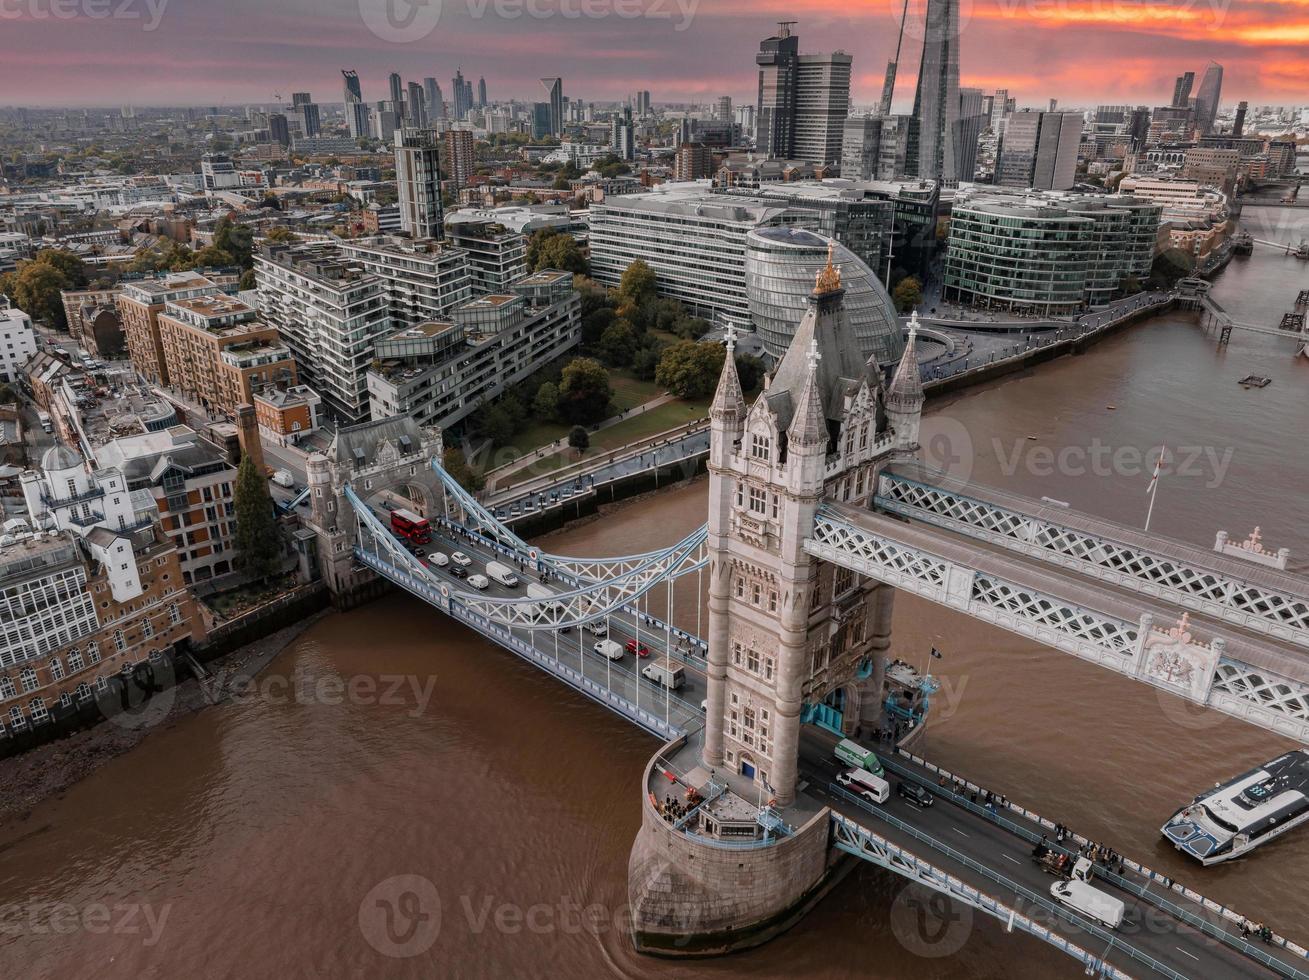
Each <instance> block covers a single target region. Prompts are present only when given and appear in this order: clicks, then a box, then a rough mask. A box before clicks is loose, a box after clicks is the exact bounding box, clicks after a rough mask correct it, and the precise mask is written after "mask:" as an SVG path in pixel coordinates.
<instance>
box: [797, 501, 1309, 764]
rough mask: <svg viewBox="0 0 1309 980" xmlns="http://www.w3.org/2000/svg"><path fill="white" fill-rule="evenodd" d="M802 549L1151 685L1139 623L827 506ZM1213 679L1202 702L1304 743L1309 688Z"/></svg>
mask: <svg viewBox="0 0 1309 980" xmlns="http://www.w3.org/2000/svg"><path fill="white" fill-rule="evenodd" d="M805 551H807V552H808V553H809V554H811V555H814V556H815V557H817V558H821V559H823V560H824V561H827V562H830V563H832V564H834V565H840V566H842V567H844V568H849V569H851V570H852V571H855V572H858V573H859V574H861V575H867V576H869V577H870V578H874V579H877V580H878V581H880V582H886V583H888V584H889V585H893V586H895V587H896V588H897V589H903V590H905V591H906V592H913V593H914V594H916V595H920V596H923V597H924V598H926V599H930V600H931V601H933V602H937V603H940V604H942V605H945V606H949V607H951V608H954V609H958V610H960V611H961V612H963V613H965V614H967V615H969V616H972V617H973V618H975V619H978V620H981V621H983V622H988V623H992V624H994V625H996V626H999V627H1002V628H1004V629H1007V630H1009V631H1011V632H1013V633H1017V634H1018V635H1020V636H1026V637H1030V638H1031V639H1034V640H1036V641H1038V642H1041V643H1044V644H1046V645H1047V646H1051V647H1054V648H1055V649H1057V650H1062V651H1063V652H1065V653H1071V654H1073V655H1074V656H1077V657H1080V658H1082V659H1083V660H1089V661H1091V662H1093V663H1097V664H1099V665H1100V666H1102V667H1107V668H1109V669H1110V670H1114V671H1117V672H1118V673H1120V674H1124V675H1126V676H1128V677H1131V678H1133V679H1134V680H1140V681H1143V682H1146V683H1154V681H1153V680H1152V679H1151V678H1150V677H1149V676H1144V675H1143V674H1142V671H1141V666H1142V664H1141V656H1140V654H1139V652H1138V648H1139V643H1140V641H1141V639H1142V638H1141V636H1140V630H1141V627H1140V624H1139V623H1133V622H1128V621H1127V620H1123V619H1120V618H1117V617H1114V616H1110V615H1107V614H1105V613H1101V612H1097V611H1095V610H1091V609H1086V608H1083V607H1081V606H1078V605H1075V604H1073V603H1071V602H1068V601H1066V600H1064V599H1061V598H1059V597H1058V596H1054V595H1049V594H1046V593H1042V592H1039V591H1036V590H1035V589H1032V588H1030V587H1027V586H1024V585H1020V584H1016V583H1014V582H1010V581H1007V580H1005V579H1003V578H1000V577H998V576H996V575H992V574H989V573H984V572H979V571H977V570H975V569H971V568H966V567H962V566H960V565H957V564H955V563H953V562H950V561H947V560H946V559H944V558H940V557H938V556H936V555H932V554H930V553H928V552H925V551H923V550H921V549H919V548H914V547H908V546H906V545H903V544H901V543H898V542H895V541H891V540H888V539H887V538H885V537H884V536H882V535H880V534H876V533H874V532H872V531H869V530H867V529H866V528H861V527H859V526H857V525H855V524H851V523H850V522H849V521H847V520H845V519H844V518H842V517H840V516H838V515H836V514H834V513H833V512H831V511H829V510H828V509H827V508H825V507H820V508H819V511H818V514H817V516H816V517H815V520H814V533H813V537H811V538H809V539H807V540H806V541H805ZM1212 680H1213V683H1212V685H1210V686H1209V690H1208V695H1207V699H1206V700H1205V701H1204V703H1206V704H1208V705H1210V706H1211V707H1214V708H1217V709H1218V710H1220V711H1223V712H1224V713H1226V714H1230V715H1233V716H1235V717H1237V718H1241V719H1242V720H1244V721H1248V722H1250V723H1251V724H1254V725H1258V726H1259V727H1261V728H1267V729H1269V730H1271V731H1277V732H1280V733H1282V734H1285V735H1289V736H1291V737H1293V738H1300V739H1302V740H1305V739H1309V688H1307V687H1306V686H1305V685H1304V684H1301V683H1298V682H1295V681H1291V680H1288V679H1287V678H1284V677H1279V676H1277V675H1275V674H1272V673H1270V672H1269V671H1266V670H1262V669H1260V668H1257V667H1253V666H1251V665H1250V664H1247V663H1242V662H1240V661H1235V660H1232V659H1230V658H1223V659H1222V660H1220V661H1219V663H1218V665H1217V667H1216V668H1215V671H1214V675H1213V679H1212ZM1183 696H1186V695H1185V694H1184V695H1183Z"/></svg>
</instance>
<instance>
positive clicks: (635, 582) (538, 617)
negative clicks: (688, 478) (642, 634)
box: [344, 486, 706, 630]
mask: <svg viewBox="0 0 1309 980" xmlns="http://www.w3.org/2000/svg"><path fill="white" fill-rule="evenodd" d="M344 494H345V497H346V499H347V500H348V501H349V502H350V505H351V506H352V507H353V508H354V511H355V519H356V521H357V530H358V535H357V537H356V546H357V547H358V548H359V549H360V550H362V551H364V552H368V553H372V554H375V555H379V556H383V555H384V556H386V560H387V561H388V562H389V563H390V564H391V565H392V566H393V567H395V568H398V569H401V570H402V571H404V572H405V573H407V574H408V575H411V576H413V577H414V578H416V579H418V580H420V581H423V582H426V583H429V584H430V585H431V586H432V587H433V588H434V589H436V590H437V591H438V592H439V594H440V595H441V597H442V598H443V599H447V600H454V601H457V602H458V603H459V604H460V605H461V606H462V607H463V608H465V609H467V610H469V611H471V612H473V613H475V614H477V615H479V616H483V617H485V618H486V619H489V620H491V621H492V622H494V623H498V624H500V625H502V626H510V627H518V628H521V629H529V630H554V629H559V628H561V627H573V626H580V625H582V624H584V623H589V622H592V621H594V620H598V619H604V618H605V617H607V616H609V615H612V614H613V613H616V612H618V611H620V610H622V609H623V607H625V606H628V605H630V604H631V603H632V602H634V601H635V600H636V599H639V598H640V597H641V596H643V595H645V594H646V593H647V592H650V591H651V590H652V589H654V588H655V587H656V586H658V585H661V584H662V583H664V582H666V581H668V580H669V579H670V578H678V577H680V576H682V575H685V574H688V573H690V572H694V571H697V570H698V569H700V568H703V567H704V565H705V561H706V559H705V544H704V538H703V535H702V534H700V533H699V532H693V533H692V534H691V535H689V536H687V537H686V538H684V539H683V540H681V541H679V542H678V543H677V544H675V545H674V546H673V547H671V548H668V549H665V550H664V551H660V552H655V553H653V556H652V557H650V558H649V559H648V560H646V561H645V562H643V563H641V564H639V565H637V566H636V567H635V568H632V569H631V570H629V571H627V572H625V573H624V574H621V575H618V576H616V577H614V578H611V579H608V580H606V581H603V582H589V583H579V585H580V587H579V588H576V589H573V590H571V591H564V592H558V593H556V594H555V595H554V596H552V597H551V598H550V599H547V600H539V599H532V598H498V597H495V596H488V595H484V594H483V593H481V592H478V591H477V590H475V589H473V588H472V587H471V586H470V587H468V588H466V589H463V588H455V587H453V586H452V585H451V584H450V583H448V582H446V581H445V580H443V579H441V578H440V577H438V576H437V575H435V574H433V572H432V571H431V569H430V568H428V567H427V566H426V565H424V564H423V562H422V561H421V560H420V559H419V558H417V557H415V556H414V555H412V554H410V553H409V551H408V549H407V548H405V546H404V544H403V543H401V542H400V541H398V540H396V538H395V536H394V535H393V534H392V533H391V531H390V529H389V528H387V527H386V525H384V524H383V523H382V522H381V521H380V520H378V518H377V516H376V515H375V514H373V512H372V511H371V510H370V509H369V508H368V506H367V505H366V504H365V503H364V502H363V501H362V500H360V499H359V497H358V496H356V495H355V492H354V490H353V489H351V488H350V487H349V486H346V487H345V490H344Z"/></svg>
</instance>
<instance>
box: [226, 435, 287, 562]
mask: <svg viewBox="0 0 1309 980" xmlns="http://www.w3.org/2000/svg"><path fill="white" fill-rule="evenodd" d="M235 497H236V567H237V568H239V569H240V570H241V571H243V572H245V574H246V575H248V576H249V577H250V578H251V579H253V580H254V581H256V582H262V581H264V580H265V579H267V578H268V577H269V576H271V575H273V574H275V573H276V572H277V571H278V570H279V569H280V566H281V558H282V538H281V534H280V533H279V531H278V528H277V521H276V520H275V519H274V517H273V501H272V498H271V497H270V496H269V495H268V480H267V478H266V477H265V476H264V474H262V473H260V472H259V470H258V469H256V468H255V461H254V457H253V456H251V455H249V454H246V455H245V456H243V457H241V465H240V466H238V467H237V469H236V494H235Z"/></svg>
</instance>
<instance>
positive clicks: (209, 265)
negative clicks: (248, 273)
mask: <svg viewBox="0 0 1309 980" xmlns="http://www.w3.org/2000/svg"><path fill="white" fill-rule="evenodd" d="M191 261H192V263H194V265H195V267H196V268H197V269H226V268H227V267H228V266H232V265H237V264H238V263H237V261H236V259H235V258H233V257H232V255H231V253H230V252H225V251H223V249H221V248H219V247H218V246H217V245H206V246H205V247H204V248H202V249H199V250H198V251H196V252H194V253H193V254H192V256H191Z"/></svg>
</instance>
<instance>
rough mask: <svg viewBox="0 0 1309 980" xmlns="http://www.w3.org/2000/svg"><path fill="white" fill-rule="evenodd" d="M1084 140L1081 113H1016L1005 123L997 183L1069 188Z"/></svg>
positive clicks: (1036, 187)
mask: <svg viewBox="0 0 1309 980" xmlns="http://www.w3.org/2000/svg"><path fill="white" fill-rule="evenodd" d="M1081 143H1082V114H1081V113H1079V112H1038V111H1036V110H1031V109H1024V110H1023V111H1022V112H1015V113H1014V114H1013V115H1011V116H1010V117H1009V119H1008V120H1007V121H1006V123H1005V131H1004V139H1003V140H1002V141H1001V144H1000V161H999V165H998V166H997V167H996V181H995V182H996V183H997V184H1000V185H1002V186H1005V187H1032V188H1035V189H1037V190H1056V191H1058V190H1067V189H1068V188H1070V187H1072V186H1073V184H1074V182H1075V181H1076V178H1077V157H1078V152H1079V149H1080V147H1081Z"/></svg>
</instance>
